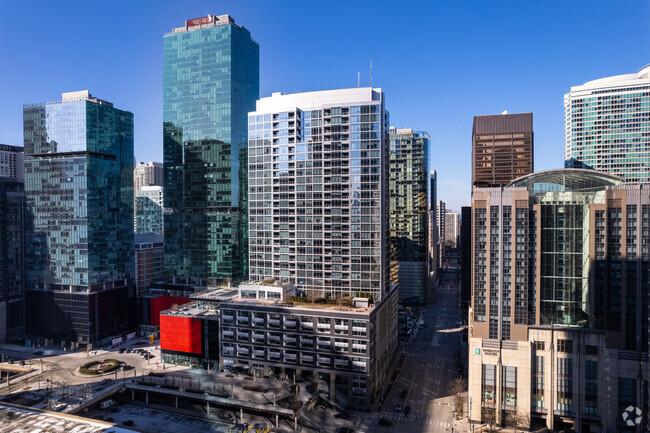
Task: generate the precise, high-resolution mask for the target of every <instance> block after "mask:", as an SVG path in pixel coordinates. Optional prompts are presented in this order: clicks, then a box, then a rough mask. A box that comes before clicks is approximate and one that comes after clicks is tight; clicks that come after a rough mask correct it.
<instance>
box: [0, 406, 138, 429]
mask: <svg viewBox="0 0 650 433" xmlns="http://www.w3.org/2000/svg"><path fill="white" fill-rule="evenodd" d="M0 419H2V425H1V426H0V430H1V431H11V432H36V431H42V432H49V433H52V432H54V433H56V432H61V433H68V432H75V433H95V432H105V433H127V432H135V431H136V430H130V429H127V428H124V427H118V426H116V425H115V424H113V423H110V422H104V421H98V420H94V419H90V418H83V417H80V416H76V415H67V414H62V413H57V412H51V411H47V410H41V409H33V408H28V407H25V406H19V405H14V404H9V403H4V402H3V403H0Z"/></svg>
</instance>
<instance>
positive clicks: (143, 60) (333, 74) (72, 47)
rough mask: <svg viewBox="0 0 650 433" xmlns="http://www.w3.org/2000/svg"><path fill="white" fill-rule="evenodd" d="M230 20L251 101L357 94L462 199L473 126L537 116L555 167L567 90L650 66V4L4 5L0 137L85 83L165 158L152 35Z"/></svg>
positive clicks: (264, 0)
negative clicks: (253, 49) (253, 74)
mask: <svg viewBox="0 0 650 433" xmlns="http://www.w3.org/2000/svg"><path fill="white" fill-rule="evenodd" d="M226 13H228V14H230V15H232V16H233V17H234V18H235V21H236V22H237V23H238V24H240V25H243V26H245V27H246V28H248V29H249V30H250V31H251V34H252V36H253V38H254V39H255V40H256V41H257V42H259V44H260V75H261V76H260V81H261V82H260V93H261V95H260V96H269V95H270V94H271V93H272V92H277V91H282V92H287V93H290V92H296V91H310V90H321V89H333V88H343V87H354V86H356V83H357V72H361V84H362V85H369V62H370V59H372V64H373V84H374V86H375V87H381V88H382V89H383V90H384V92H385V94H386V101H387V108H388V110H389V111H390V113H391V124H392V125H394V126H396V127H398V128H413V129H417V130H425V131H428V132H429V133H430V135H431V142H432V155H431V166H432V168H434V169H436V170H437V171H438V174H439V187H438V195H439V197H440V198H441V199H442V200H444V201H446V202H447V207H448V208H450V207H451V208H452V209H455V210H457V209H458V208H459V207H460V206H461V205H464V204H466V203H468V202H469V197H470V178H471V171H470V161H471V154H470V153H471V131H472V118H473V116H475V115H479V114H498V113H500V112H502V111H503V110H508V111H509V112H511V113H516V112H529V111H531V112H533V115H534V129H535V169H536V170H543V169H549V168H556V167H561V166H562V159H563V146H564V144H563V136H564V126H563V125H564V119H563V95H564V93H566V92H567V91H568V90H569V89H570V87H571V86H572V85H578V84H582V83H584V82H585V81H589V80H592V79H596V78H601V77H605V76H610V75H618V74H625V73H632V72H636V71H637V70H639V69H640V68H641V67H642V66H644V65H645V64H647V63H650V1H648V0H625V1H614V0H611V1H598V0H589V1H578V0H575V1H541V0H539V1H532V0H531V1H522V0H517V1H488V0H480V1H469V0H466V1H460V0H459V1H391V2H389V1H364V2H362V1H351V0H347V1H327V2H313V1H304V0H303V1H289V0H283V1H281V2H277V1H269V0H260V1H246V0H238V1H187V0H185V1H182V2H180V1H144V0H138V1H133V0H131V1H65V2H64V1H59V2H55V1H50V2H46V1H25V0H21V1H18V2H15V1H8V0H0V59H2V62H1V63H0V143H7V144H18V145H22V141H23V136H22V105H23V104H29V103H37V102H44V101H54V100H59V99H60V94H61V93H62V92H67V91H73V90H83V89H89V90H90V91H91V93H93V95H95V96H97V97H99V98H102V99H107V100H109V101H111V102H113V103H114V104H115V106H117V107H119V108H122V109H125V110H129V111H132V112H133V113H134V115H135V149H136V150H135V153H136V157H137V159H138V161H149V160H155V161H162V35H163V33H165V32H169V31H170V30H171V29H172V28H173V27H179V26H182V25H183V24H184V20H185V19H190V18H196V17H200V16H205V15H208V14H217V15H221V14H226Z"/></svg>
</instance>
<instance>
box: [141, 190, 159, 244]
mask: <svg viewBox="0 0 650 433" xmlns="http://www.w3.org/2000/svg"><path fill="white" fill-rule="evenodd" d="M135 232H136V233H138V234H148V233H157V234H163V233H164V223H163V188H162V186H143V187H142V188H141V189H140V191H137V192H136V193H135Z"/></svg>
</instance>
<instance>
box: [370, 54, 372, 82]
mask: <svg viewBox="0 0 650 433" xmlns="http://www.w3.org/2000/svg"><path fill="white" fill-rule="evenodd" d="M370 88H371V89H372V59H370Z"/></svg>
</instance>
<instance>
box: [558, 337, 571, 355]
mask: <svg viewBox="0 0 650 433" xmlns="http://www.w3.org/2000/svg"><path fill="white" fill-rule="evenodd" d="M557 351H558V352H564V353H573V340H561V339H558V340H557Z"/></svg>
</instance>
